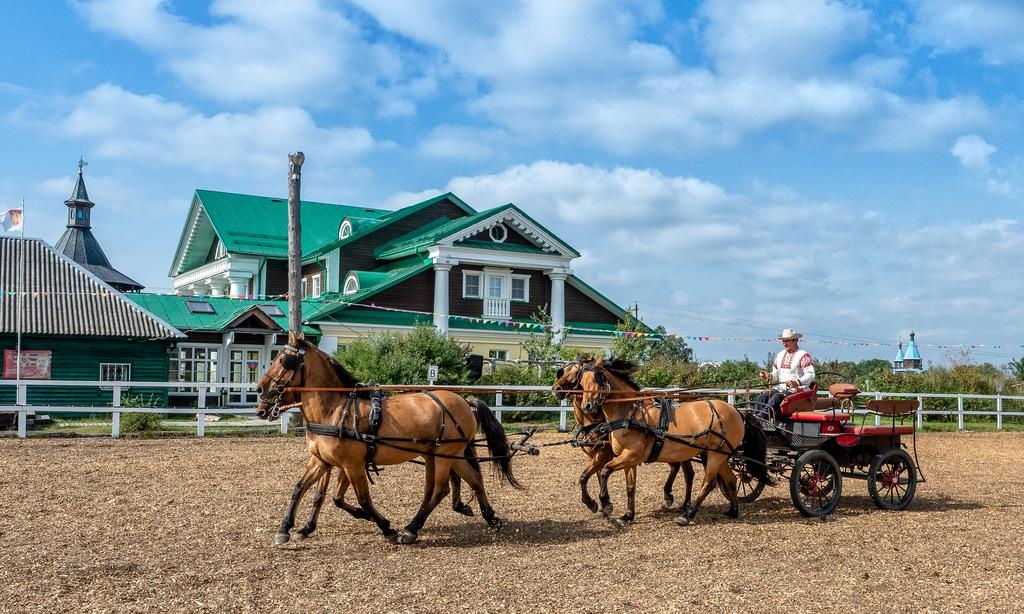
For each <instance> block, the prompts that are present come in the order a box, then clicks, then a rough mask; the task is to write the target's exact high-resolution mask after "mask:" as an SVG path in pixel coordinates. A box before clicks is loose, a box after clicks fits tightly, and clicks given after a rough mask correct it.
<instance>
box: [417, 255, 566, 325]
mask: <svg viewBox="0 0 1024 614" xmlns="http://www.w3.org/2000/svg"><path fill="white" fill-rule="evenodd" d="M464 270H468V271H483V267H482V266H477V265H468V266H466V267H465V268H463V266H462V265H456V266H453V267H452V270H451V272H450V273H449V277H448V313H450V314H452V315H458V316H472V317H475V318H479V317H481V316H482V315H483V312H484V301H483V299H479V298H462V272H463V271H464ZM512 274H513V275H529V276H530V300H529V301H528V302H525V303H518V302H513V303H512V306H511V311H512V317H513V318H521V319H529V318H530V317H531V316H533V315H534V314H535V313H537V309H539V308H540V307H544V306H545V305H548V304H549V303H550V302H551V281H550V280H549V279H548V276H547V275H545V274H544V273H543V272H542V271H534V270H528V269H512ZM481 283H484V282H481ZM482 289H483V286H481V290H482ZM433 305H434V297H433V295H431V296H430V303H429V306H428V307H427V308H426V310H430V311H432V310H433ZM548 311H549V312H550V309H549V310H548ZM566 319H568V315H566Z"/></svg>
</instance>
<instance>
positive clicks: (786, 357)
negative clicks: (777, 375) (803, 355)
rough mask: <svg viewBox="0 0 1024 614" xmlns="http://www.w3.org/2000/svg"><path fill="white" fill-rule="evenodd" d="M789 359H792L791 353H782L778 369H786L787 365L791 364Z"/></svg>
mask: <svg viewBox="0 0 1024 614" xmlns="http://www.w3.org/2000/svg"><path fill="white" fill-rule="evenodd" d="M791 360H793V355H792V354H790V353H789V352H786V353H785V354H783V355H782V364H781V365H779V368H780V369H788V368H789V365H790V364H791V363H790V361H791Z"/></svg>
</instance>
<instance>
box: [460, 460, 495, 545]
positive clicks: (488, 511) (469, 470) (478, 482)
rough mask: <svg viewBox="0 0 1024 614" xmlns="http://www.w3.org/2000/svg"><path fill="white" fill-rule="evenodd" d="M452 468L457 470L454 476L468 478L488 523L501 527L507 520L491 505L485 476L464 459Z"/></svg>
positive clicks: (467, 481)
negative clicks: (486, 489)
mask: <svg viewBox="0 0 1024 614" xmlns="http://www.w3.org/2000/svg"><path fill="white" fill-rule="evenodd" d="M452 469H454V470H455V471H454V472H453V473H452V477H454V476H456V475H459V476H462V479H464V480H466V483H467V484H469V487H470V488H472V489H473V494H475V495H476V500H477V503H479V504H480V515H481V516H483V517H484V520H485V521H486V522H487V524H488V525H490V526H491V527H493V528H495V529H498V528H501V526H502V525H504V524H505V522H504V521H503V520H502V519H501V518H498V517H497V516H496V515H495V514H494V508H493V507H491V502H490V501H489V500H488V499H487V493H486V492H485V491H484V476H483V475H482V474H481V473H480V472H479V471H478V470H477V469H475V468H474V467H473V466H472V465H470V464H469V463H467V462H466V461H463V460H459V461H455V462H454V463H453V464H452ZM453 483H454V481H453Z"/></svg>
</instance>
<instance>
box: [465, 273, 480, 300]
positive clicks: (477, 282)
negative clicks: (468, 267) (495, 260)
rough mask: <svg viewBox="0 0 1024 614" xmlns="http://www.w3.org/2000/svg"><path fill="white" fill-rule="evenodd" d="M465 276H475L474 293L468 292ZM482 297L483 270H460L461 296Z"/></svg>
mask: <svg viewBox="0 0 1024 614" xmlns="http://www.w3.org/2000/svg"><path fill="white" fill-rule="evenodd" d="M467 277H476V280H477V281H476V288H477V293H476V294H469V289H468V288H467V286H466V278H467ZM483 297H484V273H483V271H463V272H462V298H480V299H482V298H483Z"/></svg>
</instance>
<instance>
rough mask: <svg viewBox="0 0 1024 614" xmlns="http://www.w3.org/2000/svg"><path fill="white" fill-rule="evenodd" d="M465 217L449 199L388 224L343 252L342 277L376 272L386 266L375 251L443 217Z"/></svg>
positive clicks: (355, 242) (432, 301) (355, 241)
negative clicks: (358, 272)
mask: <svg viewBox="0 0 1024 614" xmlns="http://www.w3.org/2000/svg"><path fill="white" fill-rule="evenodd" d="M465 216H466V212H465V211H463V210H462V209H460V208H459V207H457V206H455V204H453V203H452V202H451V201H449V200H447V199H445V200H442V201H440V202H437V203H434V204H433V205H431V206H429V207H427V208H426V209H423V210H421V211H417V212H416V213H413V214H411V215H409V216H408V217H405V218H403V219H401V220H398V221H397V222H394V223H393V224H388V225H387V226H384V227H383V228H380V229H379V230H375V231H373V232H372V233H370V234H369V235H367V236H365V237H363V238H360V239H356V240H354V241H352V242H351V243H349V244H348V245H345V246H344V247H342V248H341V266H340V267H339V268H340V271H341V275H345V274H347V273H348V272H349V271H372V270H373V269H375V268H377V267H378V266H380V265H381V264H383V263H382V262H378V261H377V259H376V258H374V257H373V250H374V249H376V248H377V247H379V246H381V245H384V244H385V243H390V242H391V241H394V240H395V239H397V238H398V237H401V236H402V235H405V234H407V233H410V232H412V231H414V230H417V229H419V228H422V227H423V226H425V225H427V224H429V223H430V222H432V221H434V220H436V219H439V218H441V217H448V219H455V218H459V217H465ZM403 285H404V284H403ZM433 304H434V298H433V295H431V298H430V305H431V306H432V305H433ZM420 308H422V306H421V307H420Z"/></svg>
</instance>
